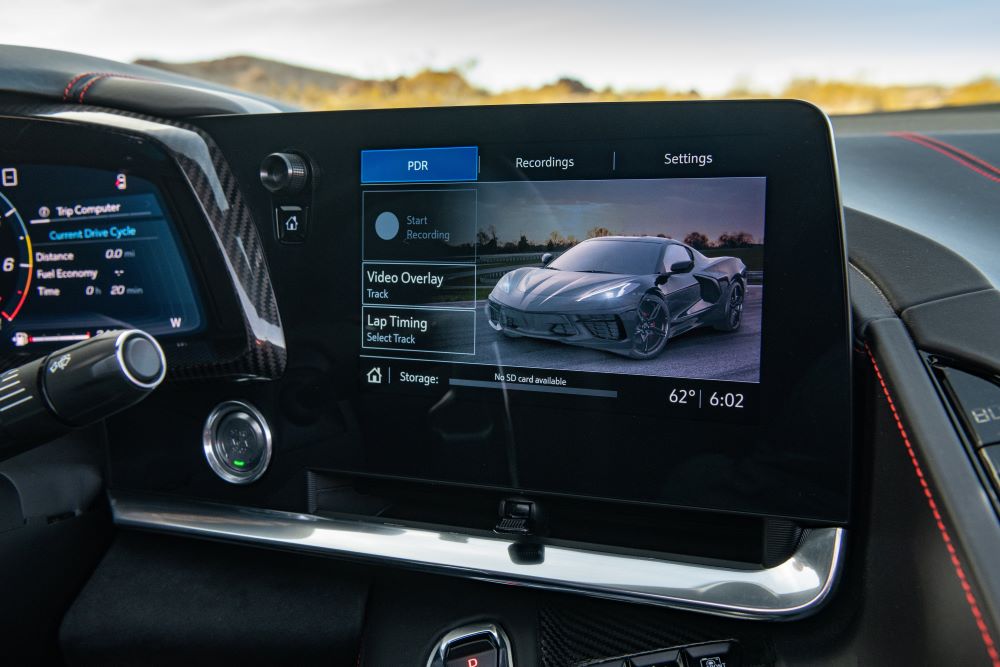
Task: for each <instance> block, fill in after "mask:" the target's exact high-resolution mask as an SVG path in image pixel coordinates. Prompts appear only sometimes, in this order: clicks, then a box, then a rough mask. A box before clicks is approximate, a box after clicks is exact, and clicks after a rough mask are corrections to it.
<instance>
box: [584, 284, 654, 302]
mask: <svg viewBox="0 0 1000 667" xmlns="http://www.w3.org/2000/svg"><path fill="white" fill-rule="evenodd" d="M637 287H639V283H637V282H635V281H632V280H627V281H625V282H623V283H615V284H613V285H605V286H603V287H598V288H596V289H592V290H590V291H589V292H587V293H585V294H584V295H583V296H581V297H580V298H578V299H577V301H592V300H594V299H618V298H621V297H623V296H625V295H626V294H629V293H630V292H634V291H635V290H636V288H637Z"/></svg>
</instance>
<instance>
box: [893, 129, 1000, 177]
mask: <svg viewBox="0 0 1000 667" xmlns="http://www.w3.org/2000/svg"><path fill="white" fill-rule="evenodd" d="M908 134H912V135H913V136H915V137H919V138H921V139H923V140H924V141H929V142H930V143H932V144H934V145H935V146H940V147H941V148H943V149H945V150H947V151H951V152H952V153H956V154H958V155H961V156H962V157H964V158H965V159H966V160H968V161H969V162H975V163H976V164H978V165H979V166H980V167H983V168H984V169H986V170H988V171H991V172H993V173H994V174H996V175H997V176H1000V167H997V166H996V165H993V164H991V163H989V162H987V161H986V160H984V159H983V158H981V157H979V156H978V155H973V154H972V153H970V152H969V151H966V150H962V149H961V148H959V147H958V146H955V145H954V144H949V143H948V142H947V141H942V140H941V139H938V138H937V137H929V136H927V135H926V134H917V133H916V132H909V133H908Z"/></svg>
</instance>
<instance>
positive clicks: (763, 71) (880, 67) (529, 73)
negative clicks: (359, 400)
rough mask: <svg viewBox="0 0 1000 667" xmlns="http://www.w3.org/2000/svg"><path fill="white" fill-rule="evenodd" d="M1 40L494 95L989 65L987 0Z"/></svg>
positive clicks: (968, 72)
mask: <svg viewBox="0 0 1000 667" xmlns="http://www.w3.org/2000/svg"><path fill="white" fill-rule="evenodd" d="M5 5H6V6H5V7H4V11H3V27H4V29H3V33H2V34H0V41H3V42H6V43H9V44H17V45H24V46H38V47H46V48H56V49H61V50H66V51H75V52H80V53H86V54H89V55H94V56H101V57H106V58H110V59H113V60H125V61H130V60H133V59H136V58H157V59H162V60H171V61H187V60H202V59H212V58H217V57H221V56H226V55H233V54H249V55H257V56H262V57H266V58H273V59H277V60H282V61H285V62H290V63H294V64H299V65H305V66H309V67H314V68H318V69H326V70H332V71H337V72H342V73H345V74H351V75H355V76H361V77H366V78H369V77H371V78H383V77H393V76H398V75H402V74H412V73H414V72H415V71H418V70H420V69H422V68H425V67H433V68H440V69H447V68H452V67H464V68H467V70H468V76H469V78H470V79H471V80H472V81H473V82H474V83H476V84H478V85H480V86H483V87H485V88H487V89H490V90H493V91H497V90H504V89H509V88H513V87H518V86H537V85H541V84H544V83H548V82H551V81H554V80H555V79H557V78H559V77H563V76H568V77H573V78H577V79H579V80H581V81H583V82H584V83H586V84H588V85H590V86H592V87H595V88H603V87H605V86H611V87H614V88H616V89H640V88H658V87H667V88H670V89H672V90H689V89H697V90H698V91H699V92H701V93H702V94H708V95H711V94H720V93H722V92H725V91H726V90H727V89H729V88H730V87H732V86H733V85H734V84H741V85H750V86H752V87H754V88H755V89H758V90H765V91H768V92H777V91H778V90H780V88H781V86H783V85H784V84H785V83H787V82H788V81H789V80H790V79H792V78H794V77H803V76H809V77H819V78H850V79H854V80H863V81H867V82H870V83H876V84H885V83H906V84H912V83H926V82H934V83H943V84H954V83H961V82H965V81H969V80H971V79H975V78H978V77H981V76H984V75H992V76H997V75H1000V39H998V38H997V26H1000V2H997V0H892V1H889V2H886V1H884V2H879V1H877V0H867V1H865V0H838V2H833V3H825V2H824V3H820V2H808V1H803V0H761V1H759V2H748V1H747V0H602V1H597V0H573V1H568V0H549V1H543V2H539V0H493V1H492V2H480V1H478V0H424V1H422V2H415V1H414V0H296V1H295V2H274V1H273V0H170V1H169V2H162V1H160V2H150V1H149V0H132V1H130V2H122V0H50V1H43V2H28V1H25V0H22V1H20V2H8V3H5Z"/></svg>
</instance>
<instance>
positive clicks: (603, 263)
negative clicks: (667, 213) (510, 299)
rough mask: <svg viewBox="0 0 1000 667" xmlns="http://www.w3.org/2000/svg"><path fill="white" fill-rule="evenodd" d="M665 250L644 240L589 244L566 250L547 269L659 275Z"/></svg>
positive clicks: (660, 244)
mask: <svg viewBox="0 0 1000 667" xmlns="http://www.w3.org/2000/svg"><path fill="white" fill-rule="evenodd" d="M662 248H663V244H662V243H653V242H643V241H614V240H610V239H609V240H605V241H586V242H584V243H581V244H580V245H578V246H575V247H573V248H571V249H569V250H567V251H566V252H565V253H563V254H562V255H561V256H559V257H558V258H557V259H555V260H553V261H552V263H550V264H549V265H548V268H550V269H555V270H556V271H581V272H585V273H621V274H627V275H642V274H649V273H656V266H657V260H658V259H659V258H660V250H662Z"/></svg>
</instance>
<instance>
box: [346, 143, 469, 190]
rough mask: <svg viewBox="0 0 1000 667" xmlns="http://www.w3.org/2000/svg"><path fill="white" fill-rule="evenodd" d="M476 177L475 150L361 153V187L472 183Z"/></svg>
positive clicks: (412, 150)
mask: <svg viewBox="0 0 1000 667" xmlns="http://www.w3.org/2000/svg"><path fill="white" fill-rule="evenodd" d="M478 174H479V149H478V148H477V147H476V146H454V147H449V148H399V149H389V150H367V151H361V182H362V183H440V182H445V181H474V180H476V178H477V176H478Z"/></svg>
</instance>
